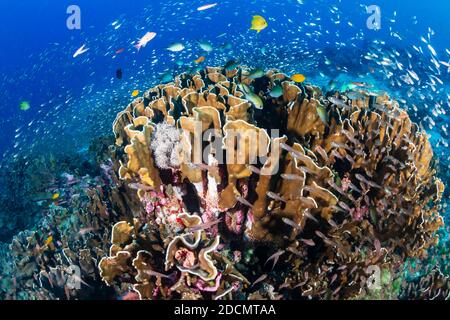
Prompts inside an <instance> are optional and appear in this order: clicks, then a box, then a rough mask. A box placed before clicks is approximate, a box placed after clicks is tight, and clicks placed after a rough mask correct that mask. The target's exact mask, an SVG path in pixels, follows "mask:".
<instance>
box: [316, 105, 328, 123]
mask: <svg viewBox="0 0 450 320" xmlns="http://www.w3.org/2000/svg"><path fill="white" fill-rule="evenodd" d="M316 110H317V114H318V115H319V118H320V120H322V122H323V123H324V124H326V125H328V114H327V110H326V109H325V107H324V106H322V105H318V106H317V108H316Z"/></svg>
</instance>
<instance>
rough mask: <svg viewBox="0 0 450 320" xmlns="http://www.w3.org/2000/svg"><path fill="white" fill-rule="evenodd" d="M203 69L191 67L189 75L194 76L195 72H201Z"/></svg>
mask: <svg viewBox="0 0 450 320" xmlns="http://www.w3.org/2000/svg"><path fill="white" fill-rule="evenodd" d="M202 69H203V68H202V67H200V66H194V67H191V68H190V69H189V72H188V73H189V74H194V73H197V72H199V71H200V70H202Z"/></svg>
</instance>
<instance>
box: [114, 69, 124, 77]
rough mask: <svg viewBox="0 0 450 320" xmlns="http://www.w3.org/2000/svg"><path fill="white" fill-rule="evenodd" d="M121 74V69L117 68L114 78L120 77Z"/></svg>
mask: <svg viewBox="0 0 450 320" xmlns="http://www.w3.org/2000/svg"><path fill="white" fill-rule="evenodd" d="M122 75H123V73H122V69H117V70H116V78H117V79H122Z"/></svg>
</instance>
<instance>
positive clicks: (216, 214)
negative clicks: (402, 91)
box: [99, 67, 444, 299]
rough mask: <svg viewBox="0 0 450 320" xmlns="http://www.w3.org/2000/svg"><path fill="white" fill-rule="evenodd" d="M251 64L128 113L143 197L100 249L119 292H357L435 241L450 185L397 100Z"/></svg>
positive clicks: (130, 154) (134, 180)
mask: <svg viewBox="0 0 450 320" xmlns="http://www.w3.org/2000/svg"><path fill="white" fill-rule="evenodd" d="M248 75H249V71H248V70H246V69H245V68H238V69H235V70H226V69H224V68H214V67H207V68H206V69H204V70H201V71H199V72H197V73H195V74H182V75H180V76H177V77H176V78H175V80H174V82H171V83H169V84H162V85H158V86H156V87H154V88H151V89H150V90H148V91H146V92H145V93H144V95H143V97H139V98H137V99H136V100H135V101H133V102H132V103H131V104H130V105H129V106H127V108H126V109H125V110H124V111H122V112H120V113H119V114H118V115H117V118H116V120H115V122H114V125H113V130H114V135H115V139H116V141H115V146H114V147H112V149H113V162H114V166H115V167H116V172H117V173H118V175H119V177H120V179H121V180H123V183H124V187H123V188H128V190H129V189H135V191H136V192H135V193H136V194H137V195H138V197H139V199H140V202H141V210H140V211H139V210H138V211H139V212H138V211H134V212H133V213H132V214H129V215H127V218H126V219H123V220H121V221H119V222H117V223H116V224H114V227H113V228H112V231H111V239H110V240H111V246H110V248H109V255H108V256H107V257H103V258H102V259H101V260H100V261H99V269H100V276H101V278H102V279H103V281H104V282H105V284H107V285H109V286H111V287H114V289H115V291H116V292H117V293H118V294H119V295H127V294H130V293H129V291H128V290H130V288H132V290H134V291H135V292H136V293H138V296H139V298H141V299H227V298H228V299H229V298H233V299H282V298H283V299H292V298H310V299H311V298H326V299H348V298H355V297H357V296H358V295H360V294H361V292H362V291H363V290H364V288H365V287H366V285H367V279H368V278H369V277H370V272H369V271H368V270H369V269H370V268H369V267H371V266H378V267H379V268H381V269H382V270H389V272H392V273H395V272H396V271H397V270H399V269H400V268H401V265H402V263H403V261H405V260H406V259H407V258H423V257H425V256H426V252H427V249H429V248H430V247H432V246H433V245H435V244H436V242H437V236H436V231H437V230H438V229H439V228H440V227H441V226H442V225H443V221H442V218H441V217H440V215H439V209H440V206H439V202H440V200H441V197H442V193H443V191H444V187H443V184H442V182H441V181H440V180H439V179H437V178H436V177H435V171H434V170H433V168H432V163H431V161H432V157H433V152H432V148H431V146H430V143H429V141H428V139H427V136H426V134H425V133H424V132H422V131H421V130H420V129H419V127H418V126H417V125H415V124H414V123H412V122H411V121H410V119H409V117H408V115H407V113H406V112H405V111H404V110H401V109H400V108H399V106H398V104H397V103H396V101H394V100H391V99H390V98H389V97H388V96H385V95H381V96H376V95H374V94H370V93H367V92H363V91H361V92H360V93H359V95H358V98H357V99H350V98H349V97H348V96H347V95H346V93H340V92H329V93H326V94H324V93H322V92H321V90H320V89H319V88H317V87H314V86H311V85H303V84H301V85H297V84H294V83H293V82H292V81H290V79H289V77H287V76H286V75H284V74H282V73H279V72H278V71H276V70H270V71H268V72H267V73H266V74H265V75H264V76H263V77H260V78H257V79H252V78H250V77H249V76H248ZM278 86H280V87H281V89H282V95H281V96H280V97H279V98H273V97H272V96H271V94H270V93H271V91H272V90H273V89H274V88H276V87H278ZM275 129H276V130H278V131H276V132H277V133H278V134H277V135H276V136H274V135H273V133H274V130H275ZM122 191H123V192H122V193H121V195H122V196H123V197H125V196H128V195H127V192H125V191H126V190H125V189H123V190H122ZM128 206H129V204H128V203H127V200H126V199H125V203H124V208H126V207H128Z"/></svg>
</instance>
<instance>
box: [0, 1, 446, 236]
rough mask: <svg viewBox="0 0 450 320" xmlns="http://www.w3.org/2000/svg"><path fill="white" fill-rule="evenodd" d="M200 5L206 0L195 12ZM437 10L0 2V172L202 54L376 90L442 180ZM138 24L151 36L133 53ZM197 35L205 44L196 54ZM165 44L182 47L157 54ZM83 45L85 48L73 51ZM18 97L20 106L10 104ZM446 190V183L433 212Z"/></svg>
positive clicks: (109, 117)
mask: <svg viewBox="0 0 450 320" xmlns="http://www.w3.org/2000/svg"><path fill="white" fill-rule="evenodd" d="M208 3H217V5H216V6H214V7H213V8H210V9H207V10H204V11H198V10H197V8H198V7H200V6H202V5H205V4H208ZM70 5H77V6H79V8H80V10H81V29H80V30H69V29H68V28H67V26H66V20H67V18H68V17H69V15H68V14H67V12H66V10H67V8H68V6H70ZM370 5H377V6H379V8H380V9H381V29H380V30H373V29H370V28H368V26H367V19H368V18H369V16H370V14H369V13H367V12H366V7H367V6H370ZM253 15H262V16H264V17H265V18H266V19H267V21H268V24H269V26H268V28H267V29H265V30H263V31H262V32H261V33H258V34H257V33H255V32H253V31H251V30H249V28H250V22H251V18H252V16H253ZM449 16H450V2H448V1H446V0H429V1H423V0H420V1H419V0H411V1H392V0H367V1H356V0H284V1H276V0H275V1H274V0H246V1H239V0H209V1H204V0H184V1H183V0H181V1H180V0H166V1H159V0H150V1H148V0H147V1H144V0H133V1H118V0H94V1H93V0H75V1H65V0H64V1H58V0H47V1H34V0H23V1H13V0H2V1H1V2H0V41H1V43H2V46H1V48H2V49H1V50H0V96H1V97H2V98H1V102H0V115H1V116H0V128H1V134H0V169H2V168H3V170H8V169H7V166H6V163H7V162H8V161H10V160H11V159H24V163H26V164H27V163H29V162H31V161H33V159H34V158H35V157H37V156H38V155H41V154H50V153H51V154H56V155H61V154H62V155H64V154H71V153H83V152H86V150H87V148H88V146H89V143H90V142H91V141H92V139H93V138H95V137H98V136H102V135H107V134H111V125H112V122H113V120H114V118H115V116H116V114H117V112H118V111H120V110H122V109H123V107H124V106H125V105H126V104H128V103H129V102H130V101H132V99H133V98H132V96H131V93H132V91H133V90H140V91H144V90H146V89H147V88H149V87H151V86H154V85H155V84H157V83H159V82H160V78H161V76H162V74H164V73H165V72H170V73H171V74H173V75H175V74H178V73H181V72H184V71H186V70H188V69H189V68H191V67H192V66H193V65H195V64H194V63H193V61H194V60H195V59H197V58H199V57H200V56H205V62H204V63H203V65H224V64H225V63H226V62H227V61H228V60H230V59H237V60H239V61H240V63H241V64H245V65H248V66H250V67H262V68H264V69H269V68H278V69H280V70H281V71H283V72H285V73H287V74H293V73H302V74H304V75H305V76H306V77H307V82H311V83H314V84H318V85H320V86H322V87H325V88H326V87H327V86H329V85H330V83H331V82H333V83H335V84H336V85H337V86H345V85H346V84H349V83H351V82H363V83H366V84H368V85H370V87H371V88H375V89H377V90H380V91H383V92H387V93H388V94H390V95H392V96H394V97H395V98H397V99H399V101H400V102H401V106H402V107H403V108H406V109H407V110H408V111H409V114H410V116H411V118H412V119H413V121H415V122H417V123H419V124H420V125H421V126H422V127H423V128H424V129H425V130H426V131H427V132H428V134H429V135H430V140H431V142H432V145H433V147H434V152H435V159H436V162H437V163H438V167H439V170H438V171H439V172H438V174H439V176H440V178H441V179H443V181H444V182H445V184H446V185H448V183H449V182H450V174H449V171H450V170H449V169H450V156H449V154H450V153H449V150H450V149H449V147H448V140H449V139H448V129H449V128H448V122H449V114H448V113H449V106H450V104H449V97H450V88H449V80H450V77H449V75H450V66H449V65H448V64H449V63H450V29H449V28H447V27H446V26H447V24H448V18H449ZM146 32H156V33H157V36H156V37H155V39H153V40H152V41H150V42H149V43H148V44H147V46H146V47H145V48H141V50H139V51H138V50H136V48H135V47H134V45H135V44H136V42H137V41H138V40H139V39H140V38H141V37H142V36H144V34H145V33H146ZM198 40H202V41H207V42H209V43H211V45H212V46H213V48H214V50H213V51H212V52H210V53H205V52H203V51H202V50H201V49H200V48H199V46H198V44H197V41H198ZM174 42H182V43H183V44H184V45H185V46H186V49H185V50H183V51H182V52H179V53H173V52H169V51H168V50H167V49H166V48H167V47H168V46H169V45H170V44H172V43H174ZM83 45H84V46H85V47H86V48H88V49H89V50H88V51H86V52H85V53H83V54H81V55H79V56H78V57H75V58H74V57H73V55H74V53H75V52H76V51H77V49H79V48H80V47H82V46H83ZM118 50H119V51H122V50H123V52H121V53H117V52H119V51H118ZM118 69H121V70H122V72H123V77H122V79H118V78H117V77H116V71H117V70H118ZM22 101H27V102H29V104H30V106H31V108H30V109H29V110H26V111H24V110H21V109H20V108H19V105H20V103H21V102H22ZM0 188H1V186H0ZM448 199H449V193H448V190H447V191H446V193H445V203H444V205H443V212H446V211H448V210H449V209H448V207H447V205H446V202H448ZM0 213H1V214H7V212H1V211H0ZM447 238H448V237H447Z"/></svg>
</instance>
